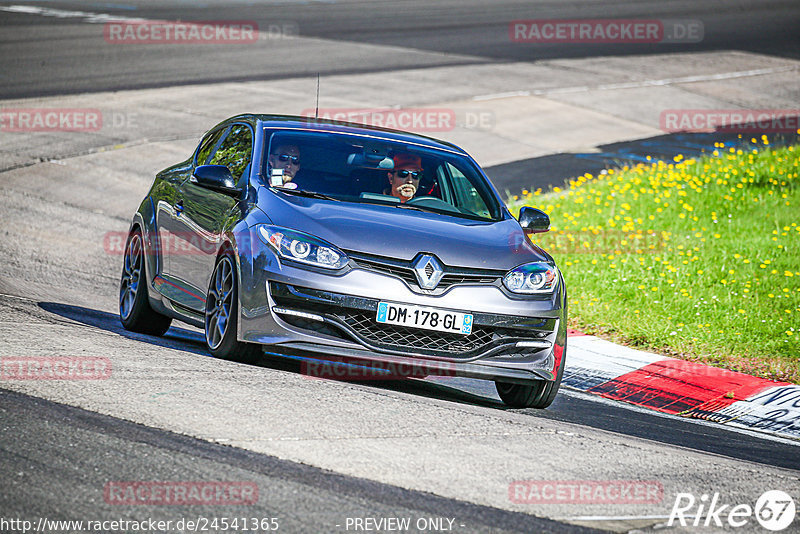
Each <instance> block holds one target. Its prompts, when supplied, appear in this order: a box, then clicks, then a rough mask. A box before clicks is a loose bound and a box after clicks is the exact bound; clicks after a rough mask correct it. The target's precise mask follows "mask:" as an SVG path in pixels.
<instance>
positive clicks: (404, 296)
mask: <svg viewBox="0 0 800 534" xmlns="http://www.w3.org/2000/svg"><path fill="white" fill-rule="evenodd" d="M248 263H249V262H248ZM250 265H252V266H253V270H252V271H248V270H247V267H248V266H249V265H247V263H244V264H243V265H242V267H243V270H242V284H241V286H240V287H241V288H242V294H241V303H242V306H241V311H240V320H239V339H240V340H242V341H246V342H250V343H259V344H263V345H269V347H268V348H266V347H265V350H267V351H269V352H279V353H285V354H287V355H292V356H299V357H303V356H304V355H307V356H309V357H314V358H325V357H337V356H342V357H348V358H352V359H355V360H356V361H359V362H365V363H366V362H374V363H378V364H403V365H415V364H416V365H420V366H423V367H424V369H425V370H426V374H456V375H458V376H467V377H474V378H483V379H490V380H503V381H506V382H517V383H525V382H530V381H531V380H554V379H555V377H556V376H557V374H558V367H559V365H561V362H562V358H561V355H562V354H563V348H564V344H565V342H566V321H565V319H566V318H565V309H566V306H565V305H564V302H563V289H559V291H558V292H557V293H556V294H555V295H553V296H552V298H550V299H542V298H538V299H510V298H508V296H506V295H505V294H504V292H503V291H501V290H500V289H499V288H498V287H496V286H493V285H488V284H469V283H468V284H456V285H453V286H452V287H450V288H449V289H448V290H447V291H445V292H443V293H441V294H438V295H435V296H431V295H425V294H420V293H418V292H414V291H412V290H410V289H409V286H408V284H407V283H406V282H405V281H403V280H402V279H400V278H399V277H397V276H392V275H390V274H385V273H380V272H375V271H370V270H366V269H361V268H353V269H349V270H347V271H346V272H345V273H344V274H338V275H331V274H328V273H322V272H315V271H311V270H308V269H304V268H301V267H295V266H292V265H290V264H287V263H286V262H280V261H279V260H278V258H277V257H275V256H274V255H272V254H270V253H269V251H266V252H265V253H264V254H261V255H259V256H257V257H256V258H254V259H253V262H252V263H251V264H250ZM561 288H563V283H562V286H561ZM381 301H390V302H399V303H406V304H415V305H420V306H430V307H436V308H442V309H448V310H455V311H462V312H468V313H472V314H473V316H474V318H473V324H474V326H473V332H472V333H471V334H470V335H467V336H464V335H460V334H448V333H439V332H435V331H430V330H422V329H415V328H409V327H403V326H395V325H386V324H379V323H377V321H376V320H375V317H376V311H377V307H378V303H379V302H381Z"/></svg>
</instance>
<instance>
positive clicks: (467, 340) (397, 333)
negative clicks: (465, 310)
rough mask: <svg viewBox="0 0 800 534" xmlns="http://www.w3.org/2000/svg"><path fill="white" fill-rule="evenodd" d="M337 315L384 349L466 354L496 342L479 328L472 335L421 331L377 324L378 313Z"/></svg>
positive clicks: (362, 312) (362, 335)
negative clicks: (376, 316) (411, 349)
mask: <svg viewBox="0 0 800 534" xmlns="http://www.w3.org/2000/svg"><path fill="white" fill-rule="evenodd" d="M334 315H335V316H336V317H337V318H339V319H340V320H341V321H342V322H344V323H345V324H346V325H347V326H349V327H350V328H352V329H353V330H354V331H355V332H356V333H357V334H358V335H359V336H360V337H362V338H364V339H365V340H367V341H369V342H370V343H372V344H373V345H376V346H378V347H381V348H388V349H395V348H402V349H406V350H407V349H410V348H413V349H417V350H422V351H425V352H431V351H435V352H443V353H451V354H455V355H464V354H466V353H470V352H473V351H476V350H477V349H480V348H482V347H484V346H485V345H488V344H489V343H491V342H492V340H493V334H492V332H491V329H489V328H485V327H475V328H473V330H472V333H471V334H469V335H466V336H465V335H463V334H450V333H447V332H436V331H434V330H420V329H416V328H407V327H405V326H398V325H392V324H383V323H378V322H376V321H375V314H374V313H369V312H364V311H361V310H346V311H344V313H339V312H337V313H334Z"/></svg>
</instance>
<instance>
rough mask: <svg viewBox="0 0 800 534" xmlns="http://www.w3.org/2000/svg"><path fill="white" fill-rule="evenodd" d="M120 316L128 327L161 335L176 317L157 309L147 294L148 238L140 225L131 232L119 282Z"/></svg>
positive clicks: (133, 330)
mask: <svg viewBox="0 0 800 534" xmlns="http://www.w3.org/2000/svg"><path fill="white" fill-rule="evenodd" d="M119 320H120V322H121V323H122V326H123V327H124V328H125V329H126V330H130V331H131V332H138V333H140V334H149V335H152V336H161V335H163V334H164V332H166V331H167V329H169V325H170V324H171V323H172V318H171V317H167V316H165V315H161V314H160V313H158V312H156V311H155V310H153V308H152V307H151V306H150V300H149V299H148V296H147V275H146V272H145V258H144V241H143V240H142V232H141V231H140V230H139V229H138V228H137V229H136V230H134V231H133V232H131V233H130V235H129V236H128V242H127V243H126V244H125V257H124V259H123V263H122V277H121V278H120V282H119Z"/></svg>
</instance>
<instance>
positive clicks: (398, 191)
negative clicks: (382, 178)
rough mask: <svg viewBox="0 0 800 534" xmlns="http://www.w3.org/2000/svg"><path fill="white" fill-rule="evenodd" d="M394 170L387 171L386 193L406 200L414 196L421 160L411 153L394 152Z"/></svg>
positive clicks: (420, 172)
mask: <svg viewBox="0 0 800 534" xmlns="http://www.w3.org/2000/svg"><path fill="white" fill-rule="evenodd" d="M392 159H393V161H394V170H391V171H389V173H388V177H389V186H390V189H387V190H386V192H385V193H386V194H388V195H392V196H393V197H397V198H399V199H400V202H406V201H407V200H411V198H413V197H414V194H415V193H416V192H417V188H419V179H420V178H422V160H421V159H420V157H419V156H415V155H413V154H406V153H402V152H401V153H399V154H395V156H394V158H392Z"/></svg>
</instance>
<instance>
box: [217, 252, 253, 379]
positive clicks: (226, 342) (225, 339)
mask: <svg viewBox="0 0 800 534" xmlns="http://www.w3.org/2000/svg"><path fill="white" fill-rule="evenodd" d="M235 265H236V261H235V258H234V257H233V254H231V252H229V251H227V252H225V253H223V254H222V255H221V256H220V257H219V259H218V260H217V265H216V267H214V274H212V275H211V283H210V284H209V287H208V293H207V294H206V312H205V334H206V345H207V346H208V350H209V352H211V354H212V355H213V356H215V357H217V358H222V359H223V360H233V361H238V362H243V363H253V362H255V361H256V360H258V358H259V357H260V356H261V350H260V348H259V346H258V345H254V344H251V343H242V342H240V341H239V340H238V339H236V332H237V329H238V313H237V312H238V310H239V282H238V279H239V277H238V276H237V273H236V267H235Z"/></svg>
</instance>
